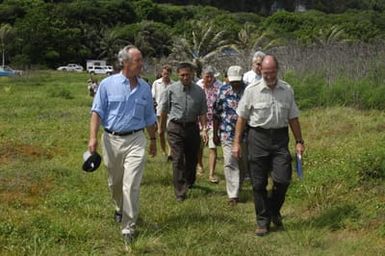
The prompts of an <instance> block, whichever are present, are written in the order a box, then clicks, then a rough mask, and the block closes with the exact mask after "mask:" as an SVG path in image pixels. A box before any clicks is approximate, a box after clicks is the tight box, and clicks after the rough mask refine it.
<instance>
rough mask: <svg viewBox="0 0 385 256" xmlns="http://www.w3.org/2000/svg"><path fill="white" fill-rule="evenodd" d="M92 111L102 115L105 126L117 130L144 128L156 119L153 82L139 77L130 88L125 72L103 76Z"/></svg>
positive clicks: (125, 130) (127, 130)
mask: <svg viewBox="0 0 385 256" xmlns="http://www.w3.org/2000/svg"><path fill="white" fill-rule="evenodd" d="M91 111H92V112H96V113H97V114H98V115H99V117H100V119H101V123H102V125H103V127H104V128H106V129H108V130H110V131H114V132H129V131H132V130H138V129H142V128H144V127H147V126H150V125H152V124H154V123H155V121H156V116H155V113H154V106H153V101H152V95H151V89H150V86H149V85H148V84H147V83H146V82H145V81H144V80H143V79H140V78H138V84H137V86H136V87H135V88H134V89H133V90H131V89H130V82H129V80H128V79H127V78H126V77H125V76H124V75H123V74H122V73H119V74H115V75H112V76H109V77H107V78H105V79H103V81H102V82H101V83H100V86H99V89H98V91H97V93H96V95H95V98H94V102H93V104H92V108H91Z"/></svg>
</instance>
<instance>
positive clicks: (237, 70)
mask: <svg viewBox="0 0 385 256" xmlns="http://www.w3.org/2000/svg"><path fill="white" fill-rule="evenodd" d="M242 74H243V72H242V67H240V66H231V67H229V69H228V70H227V79H228V80H229V82H234V81H242Z"/></svg>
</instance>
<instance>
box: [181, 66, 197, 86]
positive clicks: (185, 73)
mask: <svg viewBox="0 0 385 256" xmlns="http://www.w3.org/2000/svg"><path fill="white" fill-rule="evenodd" d="M194 71H195V69H194V66H193V64H191V63H188V62H181V63H179V64H178V66H177V68H176V72H177V73H178V76H179V80H180V81H181V83H182V84H183V85H185V86H186V85H190V84H191V82H192V80H193V78H194Z"/></svg>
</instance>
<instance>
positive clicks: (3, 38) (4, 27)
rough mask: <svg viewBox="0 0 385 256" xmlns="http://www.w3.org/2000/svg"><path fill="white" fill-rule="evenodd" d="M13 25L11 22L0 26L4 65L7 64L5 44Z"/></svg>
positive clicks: (0, 43)
mask: <svg viewBox="0 0 385 256" xmlns="http://www.w3.org/2000/svg"><path fill="white" fill-rule="evenodd" d="M11 31H12V26H11V25H9V24H1V26H0V47H1V51H2V64H1V65H2V67H3V68H4V65H5V45H6V43H7V41H8V40H9V38H10V35H11Z"/></svg>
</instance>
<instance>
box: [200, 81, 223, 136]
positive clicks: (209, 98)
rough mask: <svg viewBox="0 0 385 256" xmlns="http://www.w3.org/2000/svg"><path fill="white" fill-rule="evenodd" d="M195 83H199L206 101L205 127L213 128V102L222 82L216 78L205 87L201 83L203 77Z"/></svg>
mask: <svg viewBox="0 0 385 256" xmlns="http://www.w3.org/2000/svg"><path fill="white" fill-rule="evenodd" d="M197 85H199V86H200V87H201V88H202V89H203V90H204V91H205V94H206V103H207V114H206V116H207V128H210V129H212V128H213V108H214V103H215V101H216V100H217V97H218V93H219V88H220V87H221V86H222V83H221V82H219V81H218V80H215V81H214V83H213V84H212V85H211V86H209V87H205V86H204V85H203V79H201V80H199V81H198V82H197ZM201 128H202V127H201Z"/></svg>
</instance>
